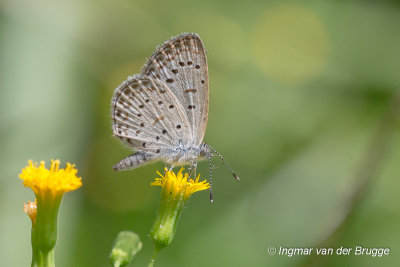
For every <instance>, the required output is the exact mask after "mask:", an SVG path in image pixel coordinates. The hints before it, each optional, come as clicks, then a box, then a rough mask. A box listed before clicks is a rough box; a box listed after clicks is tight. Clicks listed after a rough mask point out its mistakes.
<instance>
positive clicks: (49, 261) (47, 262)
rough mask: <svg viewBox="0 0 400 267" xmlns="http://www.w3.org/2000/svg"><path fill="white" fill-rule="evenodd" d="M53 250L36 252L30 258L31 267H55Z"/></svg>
mask: <svg viewBox="0 0 400 267" xmlns="http://www.w3.org/2000/svg"><path fill="white" fill-rule="evenodd" d="M55 266H56V265H55V262H54V249H52V250H50V251H48V252H43V251H36V252H34V255H33V257H32V267H55Z"/></svg>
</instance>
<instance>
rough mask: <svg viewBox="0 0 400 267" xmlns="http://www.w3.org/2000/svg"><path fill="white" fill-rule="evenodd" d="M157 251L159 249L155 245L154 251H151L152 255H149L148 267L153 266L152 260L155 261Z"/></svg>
mask: <svg viewBox="0 0 400 267" xmlns="http://www.w3.org/2000/svg"><path fill="white" fill-rule="evenodd" d="M158 251H159V249H158V248H157V247H154V251H153V255H152V256H151V260H150V263H149V267H153V266H154V262H155V261H156V257H157V253H158Z"/></svg>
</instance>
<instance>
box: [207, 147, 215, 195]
mask: <svg viewBox="0 0 400 267" xmlns="http://www.w3.org/2000/svg"><path fill="white" fill-rule="evenodd" d="M207 156H208V162H209V163H210V202H211V203H213V202H214V198H213V194H212V163H211V159H212V157H213V154H212V152H211V151H209V152H208V153H207Z"/></svg>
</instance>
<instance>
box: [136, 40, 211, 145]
mask: <svg viewBox="0 0 400 267" xmlns="http://www.w3.org/2000/svg"><path fill="white" fill-rule="evenodd" d="M142 74H145V75H147V76H149V77H153V78H155V79H158V80H161V81H163V82H165V83H166V84H167V86H168V87H169V88H170V89H171V91H172V92H173V93H174V94H175V95H176V97H177V98H178V100H179V102H180V103H181V104H182V106H183V108H184V110H185V112H186V115H187V118H188V120H189V123H190V127H191V131H192V133H193V145H197V146H198V145H200V144H201V142H202V140H203V137H204V133H205V130H206V127H207V120H208V94H209V92H208V67H207V58H206V55H205V51H204V46H203V42H202V41H201V39H200V37H199V36H198V35H197V34H194V33H183V34H181V35H179V36H176V37H173V38H171V39H170V40H168V41H166V42H165V43H164V44H163V45H161V46H160V47H158V48H157V50H156V51H155V52H154V53H153V55H152V56H151V57H150V58H149V59H148V60H147V63H146V64H145V65H144V67H143V69H142Z"/></svg>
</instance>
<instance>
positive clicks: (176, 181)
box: [151, 168, 210, 199]
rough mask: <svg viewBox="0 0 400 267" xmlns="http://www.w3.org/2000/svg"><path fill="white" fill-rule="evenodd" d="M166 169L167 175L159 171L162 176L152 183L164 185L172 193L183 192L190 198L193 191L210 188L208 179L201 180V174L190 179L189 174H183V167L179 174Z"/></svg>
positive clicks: (164, 188)
mask: <svg viewBox="0 0 400 267" xmlns="http://www.w3.org/2000/svg"><path fill="white" fill-rule="evenodd" d="M165 171H166V172H165V176H163V175H161V173H160V172H158V171H157V173H158V175H160V177H161V178H156V179H155V180H156V181H155V182H152V183H151V185H153V186H162V187H163V190H167V191H168V192H170V194H172V195H178V194H182V195H183V198H185V199H188V198H189V197H190V196H191V195H192V194H193V193H195V192H197V191H202V190H207V189H208V188H210V185H209V184H208V183H207V181H206V180H203V181H201V182H199V179H200V174H199V175H198V176H197V178H196V180H193V179H189V180H188V176H189V174H188V173H185V174H183V173H182V172H183V168H181V169H180V170H179V172H178V173H177V174H175V173H174V172H173V171H168V170H167V169H165Z"/></svg>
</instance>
